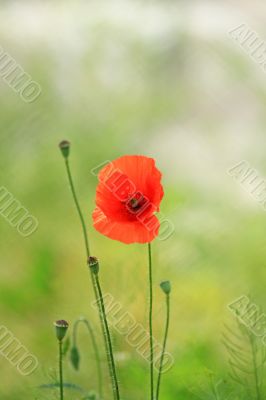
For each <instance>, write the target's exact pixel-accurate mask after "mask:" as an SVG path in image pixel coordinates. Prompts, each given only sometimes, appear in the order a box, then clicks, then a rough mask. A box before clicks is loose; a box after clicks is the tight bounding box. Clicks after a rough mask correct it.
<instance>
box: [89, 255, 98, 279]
mask: <svg viewBox="0 0 266 400" xmlns="http://www.w3.org/2000/svg"><path fill="white" fill-rule="evenodd" d="M88 266H89V268H90V270H91V271H92V273H93V274H95V275H97V274H98V272H99V261H98V258H96V257H89V259H88Z"/></svg>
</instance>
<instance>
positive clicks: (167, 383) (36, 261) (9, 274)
mask: <svg viewBox="0 0 266 400" xmlns="http://www.w3.org/2000/svg"><path fill="white" fill-rule="evenodd" d="M263 11H265V4H262V3H261V2H257V1H255V2H252V4H251V3H250V2H248V1H241V2H240V1H229V2H226V3H223V2H218V1H201V2H198V1H196V0H195V1H152V2H142V1H133V0H131V1H128V0H124V1H113V0H110V1H66V0H65V1H57V2H54V1H37V0H34V1H32V2H31V1H22V0H20V1H17V2H16V1H7V2H5V1H2V2H1V13H0V37H1V41H0V46H1V47H2V48H3V49H4V50H5V51H7V52H8V53H9V54H10V55H12V57H13V58H14V59H15V60H16V61H17V62H18V63H19V64H20V65H22V66H23V68H24V69H25V71H26V72H27V73H29V74H30V75H31V76H32V78H33V79H34V80H35V81H37V82H38V83H39V84H40V85H41V87H42V95H41V96H40V98H38V99H37V100H36V101H35V102H33V103H31V104H26V103H24V102H23V101H22V100H21V98H20V97H19V95H18V94H17V93H15V92H14V91H13V90H12V89H11V88H10V87H9V86H8V85H7V84H6V83H5V82H4V81H3V80H2V79H0V104H1V108H0V126H1V130H0V132H1V133H0V134H1V142H0V144H1V145H0V166H1V168H0V177H1V180H0V185H1V186H2V185H3V186H5V187H6V188H8V190H9V191H10V192H11V193H12V194H13V195H14V196H15V197H16V198H17V199H18V200H19V201H20V202H21V203H22V205H23V206H25V207H26V208H27V209H28V210H29V211H30V213H31V214H33V215H34V216H35V217H36V218H37V219H38V221H39V228H38V230H37V232H35V233H34V234H33V235H32V236H30V237H28V238H23V237H21V236H20V235H19V233H18V232H17V231H16V229H14V228H12V227H11V226H10V225H9V224H8V222H7V221H6V220H5V219H4V218H2V217H1V219H0V234H1V242H0V249H1V258H0V259H1V271H0V315H1V320H0V324H1V325H5V326H6V327H8V329H10V330H11V331H12V332H13V333H14V335H15V336H16V337H17V338H18V339H19V340H20V341H21V342H22V343H23V345H25V346H26V347H27V348H28V349H29V351H30V352H32V353H33V354H35V355H36V356H37V357H38V360H39V363H40V367H39V368H38V370H37V371H36V372H35V373H34V374H32V375H31V376H29V377H23V376H21V375H20V374H19V373H18V371H17V370H16V368H15V367H12V365H10V364H9V363H8V361H7V360H6V359H5V358H4V357H2V356H0V369H1V384H0V394H1V399H5V400H14V399H19V400H24V399H25V400H26V399H29V398H31V399H34V398H35V397H36V398H37V399H42V398H43V396H46V397H45V398H49V399H51V398H54V397H52V395H50V394H49V393H48V392H45V393H44V392H43V391H41V390H38V389H37V387H38V385H41V384H43V383H49V382H50V381H51V378H50V376H51V375H52V374H53V369H54V368H56V367H57V345H56V341H55V337H54V331H53V325H52V323H53V321H54V320H55V319H61V318H64V319H67V320H68V321H69V322H70V323H73V322H74V320H75V319H76V318H77V317H79V316H80V315H84V316H86V317H87V318H89V319H90V321H91V322H92V323H93V324H94V326H95V330H96V333H97V337H98V340H99V343H100V340H101V338H100V334H98V333H99V326H98V319H97V315H96V313H95V311H94V310H93V309H92V308H91V306H90V302H91V301H92V299H93V296H92V290H91V285H90V281H89V276H88V272H87V268H86V264H85V253H84V245H83V238H82V234H81V229H80V225H79V220H78V218H77V214H76V211H75V209H74V206H73V202H72V198H71V195H70V191H69V187H68V183H67V179H66V173H65V169H64V164H63V159H62V157H61V155H60V152H59V150H58V143H59V141H60V140H62V139H68V140H70V141H71V143H72V148H71V166H72V172H73V176H74V179H75V182H76V187H77V192H78V195H79V198H80V202H81V205H82V208H83V210H84V212H85V215H86V219H87V223H88V225H89V235H90V241H91V247H92V249H93V253H94V254H95V255H97V256H98V257H99V258H100V260H101V278H102V284H103V288H104V291H107V292H110V293H112V294H113V295H114V297H115V299H116V300H117V301H120V302H121V303H122V304H123V306H124V307H125V309H126V310H127V311H129V312H131V313H132V314H133V315H134V316H135V317H136V319H137V320H138V321H139V322H141V323H143V324H144V326H147V304H148V302H147V300H148V287H147V249H146V246H142V245H130V246H127V245H123V244H121V243H118V242H113V241H111V240H109V239H107V238H105V237H103V236H101V235H99V234H98V233H97V232H95V231H94V230H93V228H92V227H91V222H92V221H91V213H92V210H93V208H94V194H95V188H96V184H97V179H96V178H95V177H94V176H93V175H92V174H91V173H90V171H91V169H92V168H94V167H95V166H97V165H98V164H100V163H102V162H104V161H105V160H111V159H114V158H116V157H118V156H121V155H123V154H145V155H148V156H151V157H154V158H155V159H156V162H157V165H158V167H159V168H160V169H161V171H162V172H163V184H164V188H165V197H164V200H163V203H162V212H163V213H164V214H165V215H166V216H167V217H168V218H169V219H170V220H171V221H172V222H173V223H174V225H175V233H174V235H173V236H171V238H169V239H168V240H166V241H159V240H156V241H155V242H154V244H153V248H154V275H155V276H154V281H155V311H156V312H155V336H156V338H157V339H158V340H159V341H161V340H162V339H161V338H162V333H163V331H162V328H163V322H164V303H163V300H164V298H163V295H162V292H161V290H160V289H159V286H158V285H159V282H160V281H161V280H164V279H170V280H171V282H172V286H173V293H172V321H171V328H170V335H169V342H168V350H169V351H170V352H171V353H172V354H173V355H174V357H175V365H174V367H173V368H172V369H171V370H170V371H169V373H167V374H165V375H164V377H163V386H162V399H163V400H170V399H171V400H172V399H180V400H187V399H192V398H194V397H193V394H192V393H191V391H190V389H191V387H192V386H197V385H198V382H201V381H202V380H203V381H204V380H205V379H206V381H207V380H208V378H207V377H206V375H208V373H206V371H209V370H210V371H213V373H214V377H215V378H214V379H215V380H217V381H218V380H219V379H221V378H223V377H224V376H226V374H227V371H228V366H227V354H226V352H225V349H224V347H223V346H222V344H221V333H222V330H223V323H224V322H225V321H226V320H229V321H230V319H231V318H232V316H231V315H230V312H229V311H228V309H227V305H228V304H229V303H231V302H232V301H233V300H235V299H236V298H238V297H239V296H241V295H248V294H249V293H251V294H252V295H253V296H254V297H255V299H256V302H257V304H259V305H261V306H263V305H264V304H265V282H266V274H265V259H266V245H265V243H266V242H265V232H266V230H265V226H266V223H265V211H264V210H263V209H262V208H261V207H260V205H259V204H258V203H257V202H256V201H255V200H254V198H252V197H251V196H250V194H249V193H247V192H246V191H245V190H244V189H243V188H242V187H241V186H240V185H239V184H238V182H236V181H235V180H234V179H233V178H232V177H230V176H229V175H228V173H227V170H228V169H229V168H230V167H232V166H233V165H235V164H237V163H238V162H239V161H241V160H243V159H245V160H247V161H248V162H249V164H250V166H251V167H254V168H255V169H257V170H258V171H259V173H260V175H261V176H266V160H265V145H264V144H265V126H266V119H265V100H266V86H265V78H266V75H265V73H264V72H263V70H262V69H261V68H260V66H259V65H257V64H256V63H255V62H254V61H253V60H252V59H251V58H250V57H249V56H248V54H246V53H245V52H244V51H243V49H241V48H240V47H239V46H238V44H237V43H236V42H234V41H233V40H232V39H231V38H230V37H229V35H228V31H229V30H231V29H233V28H234V27H236V26H238V25H240V24H241V23H247V24H248V25H249V26H250V27H251V28H252V29H254V30H256V31H257V32H258V33H259V35H260V37H261V38H262V39H264V38H266V28H265V24H263V19H262V15H263ZM264 15H265V14H264ZM80 340H81V347H82V349H83V352H84V353H83V359H82V365H81V371H80V373H79V374H77V373H76V372H74V371H73V370H72V369H71V367H70V365H69V363H68V361H66V363H65V367H66V379H67V381H68V382H73V383H76V384H78V385H80V386H82V387H83V388H84V389H85V390H87V391H88V390H95V389H96V388H97V380H96V373H95V365H94V359H93V357H94V356H93V353H92V350H91V348H90V345H88V344H89V339H88V338H87V336H86V332H85V331H83V332H82V331H80ZM113 340H114V346H115V352H116V357H117V363H118V369H119V379H120V381H121V388H122V392H123V399H125V400H135V399H140V400H144V399H147V398H148V393H149V388H148V383H149V375H148V374H149V368H148V364H147V363H145V361H143V360H142V359H141V358H140V357H139V356H138V355H137V353H136V352H135V351H134V349H131V348H130V347H129V346H128V345H127V344H126V343H125V341H124V339H123V337H121V336H119V335H118V334H117V333H116V332H113ZM102 358H103V368H104V371H105V372H104V373H105V375H106V377H107V376H108V375H107V371H106V367H105V363H104V355H102ZM107 381H108V378H106V382H107ZM199 384H200V383H199ZM106 391H108V393H109V395H107V399H109V398H111V397H110V396H111V395H110V388H109V386H108V384H107V383H106ZM34 396H35V397H34ZM55 398H56V397H55ZM77 398H78V394H75V392H72V391H69V392H67V394H66V399H67V400H70V399H77ZM206 398H207V397H206Z"/></svg>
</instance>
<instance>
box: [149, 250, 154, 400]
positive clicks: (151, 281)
mask: <svg viewBox="0 0 266 400" xmlns="http://www.w3.org/2000/svg"><path fill="white" fill-rule="evenodd" d="M148 258H149V292H150V294H149V296H150V299H149V300H150V305H149V330H150V394H151V400H153V396H154V386H153V381H154V371H153V325H152V312H153V287H152V285H153V280H152V256H151V244H150V243H148Z"/></svg>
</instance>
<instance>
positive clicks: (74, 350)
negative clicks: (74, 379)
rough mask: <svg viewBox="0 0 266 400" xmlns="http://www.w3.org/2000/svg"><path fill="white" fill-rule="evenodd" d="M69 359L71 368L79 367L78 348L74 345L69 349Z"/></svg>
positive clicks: (76, 368)
mask: <svg viewBox="0 0 266 400" xmlns="http://www.w3.org/2000/svg"><path fill="white" fill-rule="evenodd" d="M70 361H71V364H72V366H73V368H74V369H75V370H76V371H78V369H79V361H80V355H79V351H78V348H77V347H76V346H73V347H72V349H71V353H70Z"/></svg>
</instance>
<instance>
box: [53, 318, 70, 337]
mask: <svg viewBox="0 0 266 400" xmlns="http://www.w3.org/2000/svg"><path fill="white" fill-rule="evenodd" d="M54 326H55V334H56V337H57V339H58V340H59V342H61V341H62V340H63V339H64V337H65V336H66V333H67V330H68V326H69V325H68V322H67V321H65V320H63V319H61V320H59V321H56V322H54Z"/></svg>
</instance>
